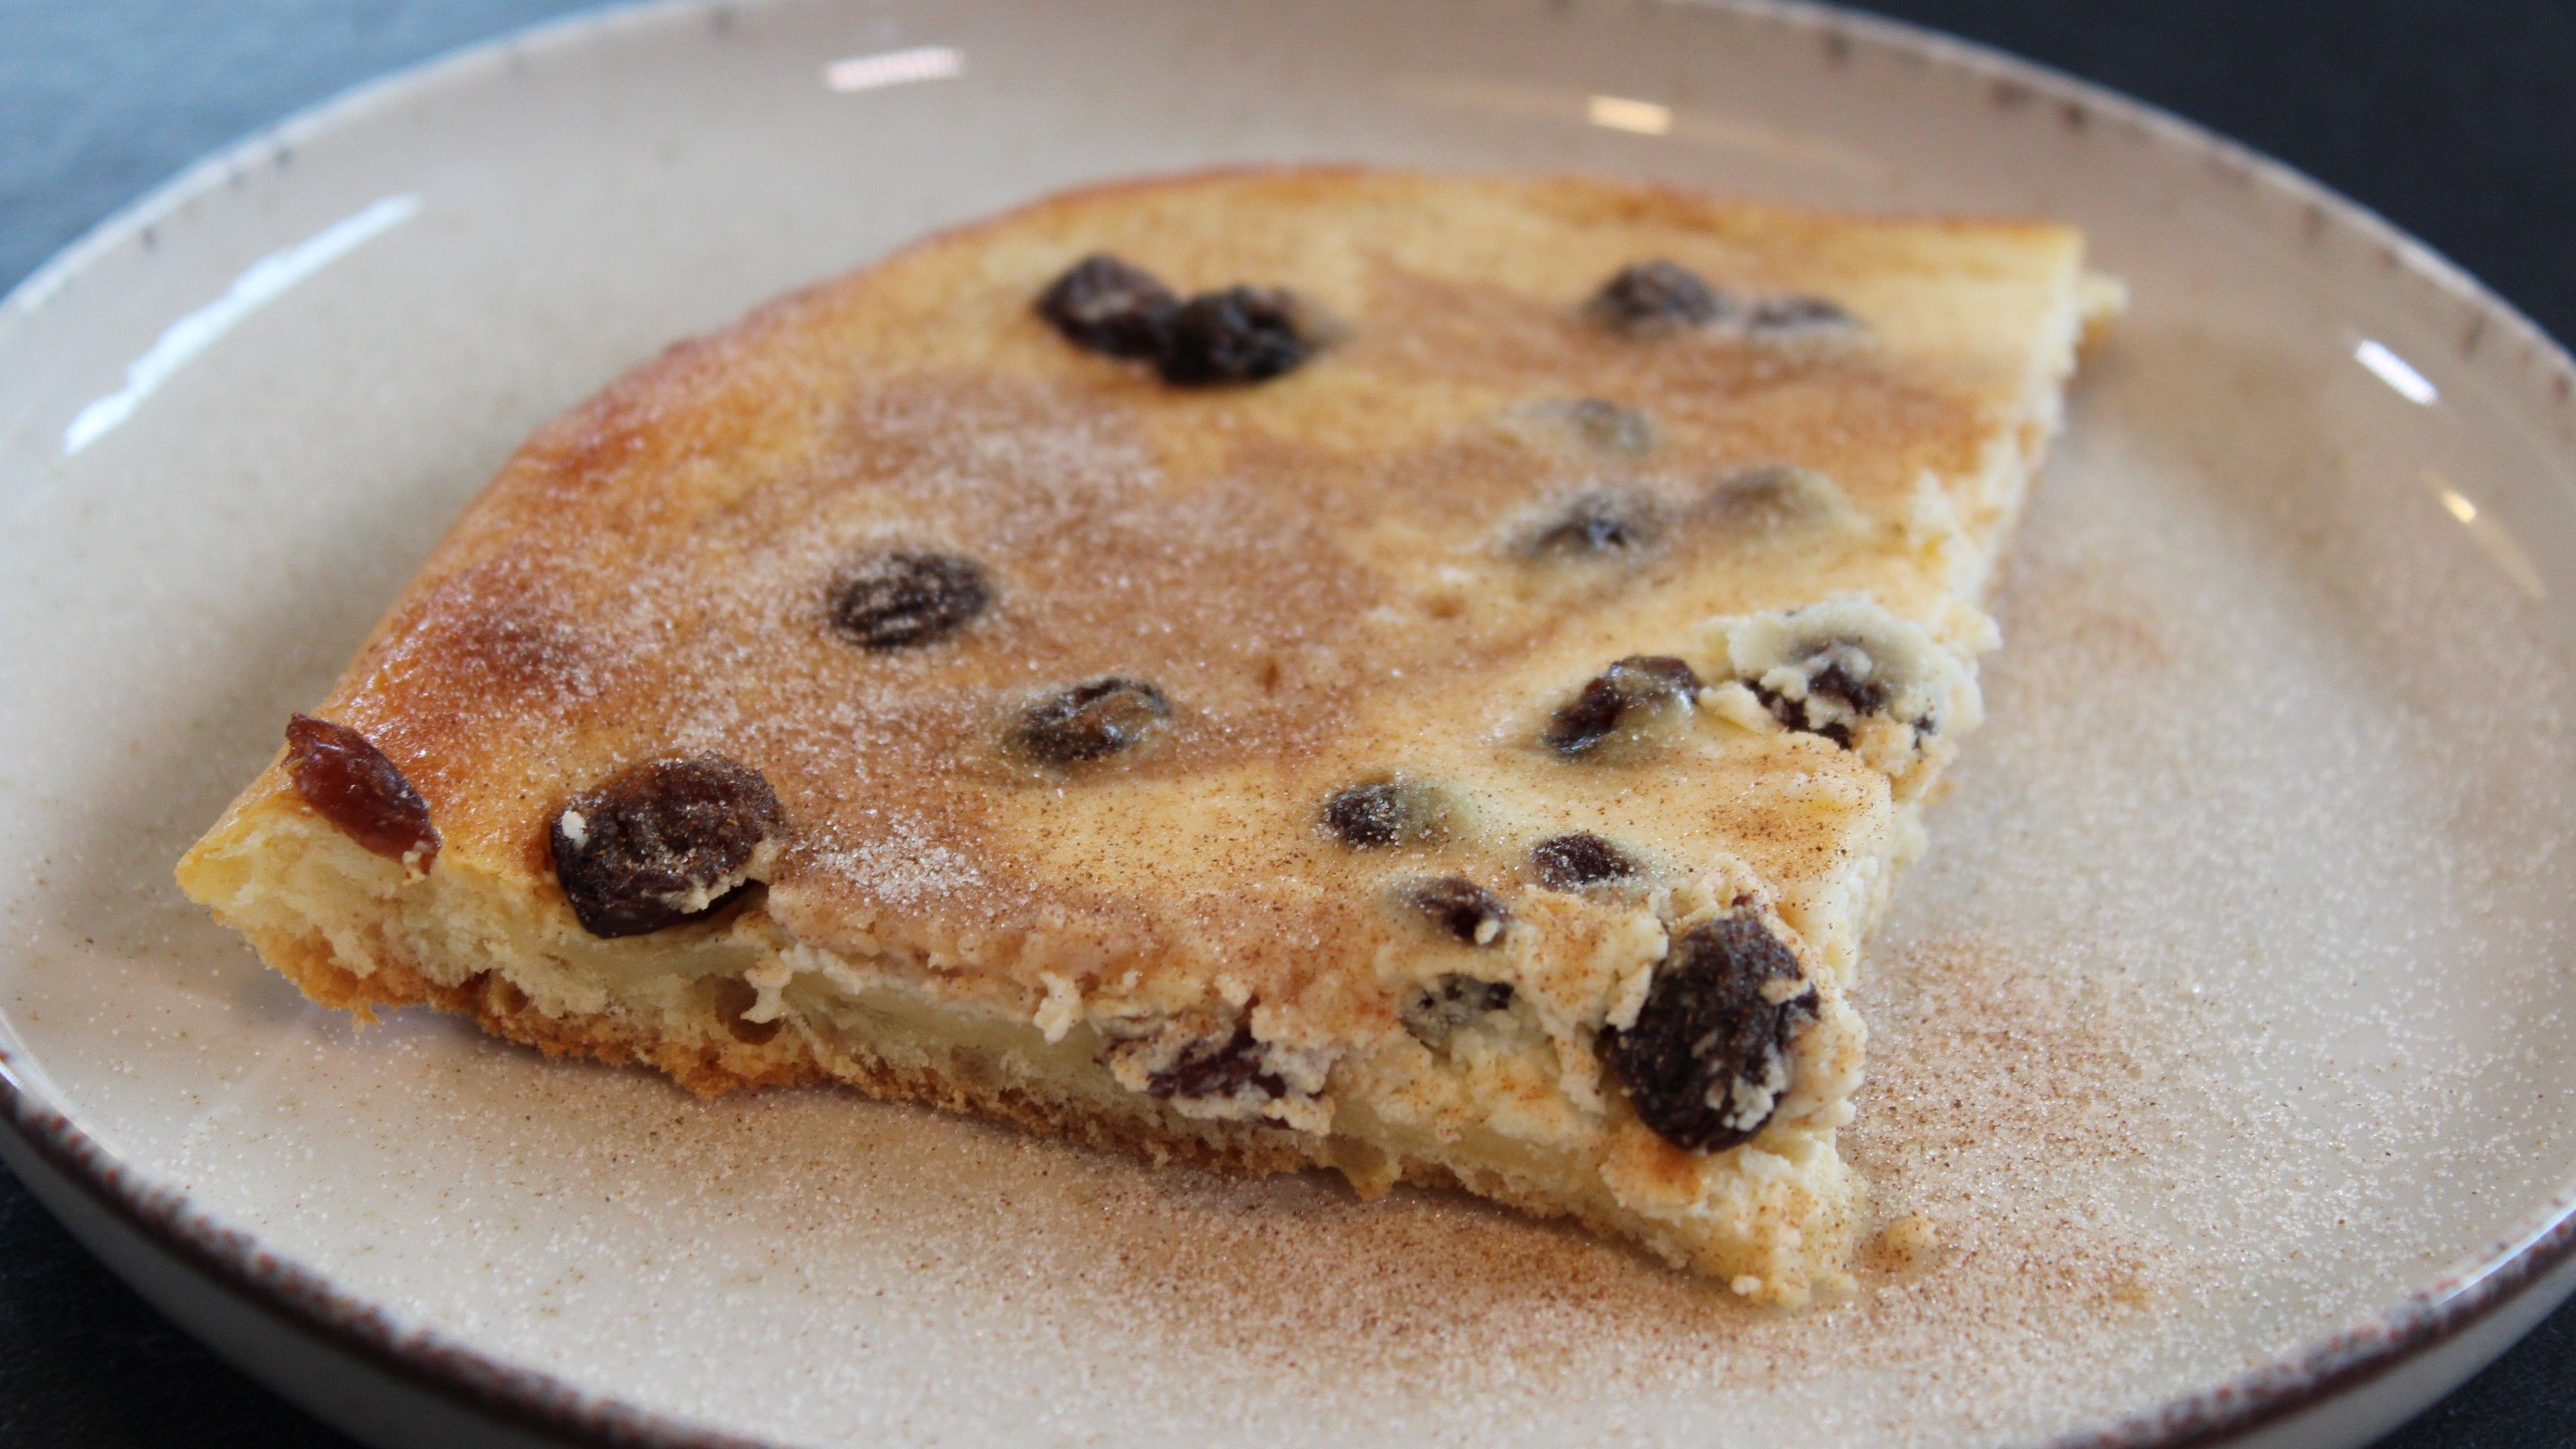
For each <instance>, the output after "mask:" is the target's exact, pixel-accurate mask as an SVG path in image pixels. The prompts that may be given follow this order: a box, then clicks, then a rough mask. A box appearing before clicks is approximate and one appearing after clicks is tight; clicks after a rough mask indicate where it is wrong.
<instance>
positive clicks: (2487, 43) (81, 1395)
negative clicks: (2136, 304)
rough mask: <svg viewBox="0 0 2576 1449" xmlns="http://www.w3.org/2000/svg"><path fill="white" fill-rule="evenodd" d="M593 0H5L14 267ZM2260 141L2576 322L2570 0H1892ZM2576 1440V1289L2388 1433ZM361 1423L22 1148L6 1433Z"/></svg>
mask: <svg viewBox="0 0 2576 1449" xmlns="http://www.w3.org/2000/svg"><path fill="white" fill-rule="evenodd" d="M581 8H585V5H584V4H583V3H581V0H0V287H6V286H9V285H14V284H15V283H16V282H17V281H18V279H19V278H21V277H23V276H24V275H26V274H27V273H28V272H29V271H32V270H33V269H34V268H35V267H36V266H38V265H39V264H40V263H42V262H43V261H44V259H45V258H46V257H47V256H49V255H51V254H52V253H53V252H54V251H56V250H57V249H58V248H60V247H62V246H63V245H65V244H66V243H68V242H70V241H71V240H72V239H73V238H74V237H76V236H77V235H79V234H80V233H81V232H82V231H83V230H85V229H86V228H87V227H89V226H90V225H91V224H92V223H94V222H96V221H97V220H98V219H99V218H101V217H102V216H105V215H106V214H107V213H108V212H109V211H111V210H113V209H115V208H116V207H118V206H120V205H122V204H124V203H125V202H126V201H128V200H130V199H132V198H133V197H134V196H136V195H137V194H138V193H140V192H142V191H144V190H145V189H147V188H148V187H150V186H151V185H153V184H154V183H156V182H158V181H160V180H161V179H163V178H164V177H166V176H168V175H170V174H171V173H172V172H174V171H176V170H178V169H179V168H180V167H182V166H184V165H186V164H187V163H189V162H190V161H193V160H195V159H196V158H197V157H198V156H200V155H202V154H204V153H205V152H207V151H210V150H213V149H215V148H216V147H218V146H220V145H222V144H224V143H225V142H228V141H230V140H232V139H233V138H234V137H236V136H239V135H241V134H242V133H243V132H246V131H249V130H251V129H253V128H255V127H257V126H260V125H261V124H263V123H265V122H268V121H270V120H273V119H275V118H277V117H278V116H280V115H282V114H284V113H286V112H288V111H292V110H295V109H297V108H299V107H301V106H304V105H306V104H309V103H310V102H312V101H315V100H318V99H320V98H322V97H324V96H327V95H329V94H331V93H332V92H334V91H337V90H339V89H341V88H343V87H346V86H349V85H352V84H354V83H356V82H358V81H361V80H365V79H366V78H368V77H369V76H372V75H374V74H376V73H378V72H380V71H384V70H387V69H390V68H392V67H395V66H400V65H406V64H409V63H411V62H413V61H416V60H420V59H422V58H424V57H427V56H430V55H434V54H436V53H438V52H440V51H442V50H446V49H449V48H451V47H453V46H457V45H462V44H466V43H468V42H471V41H475V40H479V39H482V38H484V37H486V36H489V35H492V34H495V33H497V32H500V31H503V30H507V29H511V28H514V27H517V26H520V25H525V24H529V23H532V22H535V21H539V20H543V19H546V18H548V17H551V16H554V15H558V14H562V13H564V12H567V11H571V10H575V9H581ZM1865 8H1868V9H1873V10H1878V11H1882V12H1884V13H1886V14H1889V15H1893V16H1897V17H1899V18H1901V19H1906V20H1912V21H1916V22H1919V23H1922V24H1925V25H1930V26H1934V27H1937V28H1940V29H1944V30H1948V31H1952V32H1954V33H1956V34H1959V35H1964V36H1967V37H1969V38H1971V39H1975V40H1981V41H1985V42H1987V43H1989V44H1993V45H1997V46H2001V47H2003V48H2005V49H2007V50H2012V51H2017V52H2019V53H2021V54H2023V55H2025V56H2029V57H2032V58H2034V59H2037V60H2040V61H2043V62H2046V63H2048V64H2050V65H2054V66H2057V67H2059V68H2061V69H2064V70H2068V71H2072V72H2074V73H2075V74H2077V75H2081V76H2084V77H2087V78H2089V79H2092V80H2097V81H2101V82H2103V83H2105V84H2107V85H2110V86H2112V87H2114V88H2116V89H2119V90H2123V91H2126V92H2128V93H2130V94H2132V95H2135V96H2139V97H2142V98H2144V99H2146V100H2148V101H2151V102H2154V103H2156V104H2158V105H2161V106H2164V107H2166V108H2168V109H2170V110H2173V111H2177V112H2179V113H2181V114H2182V115H2185V116H2188V117H2190V118H2192V119H2194V120H2197V121H2200V122H2203V123H2204V124H2207V125H2209V126H2211V127H2214V128H2215V129H2217V130H2219V131H2222V132H2225V133H2227V134H2228V135H2231V136H2234V137H2236V138H2238V139H2240V140H2243V141H2246V142H2249V143H2251V144H2252V145H2254V146H2255V147H2257V148H2258V149H2261V150H2263V151H2267V152H2269V153H2271V154H2272V155H2274V156H2277V157H2280V158H2281V159H2282V160H2285V161H2287V162H2289V163H2290V164H2291V165H2293V166H2297V167H2299V168H2301V169H2303V170H2305V171H2307V172H2308V173H2309V174H2311V175H2313V176H2316V177H2318V178H2320V179H2321V180H2323V181H2324V182H2325V183H2326V184H2327V185H2329V186H2333V187H2335V188H2337V189H2339V190H2341V191H2342V192H2344V193H2345V194H2346V195H2348V196H2352V197H2354V198H2357V199H2358V200H2360V201H2361V202H2362V203H2363V204H2364V205H2366V206H2370V207H2372V208H2375V209H2376V210H2378V211H2380V212H2381V213H2383V214H2385V215H2386V216H2388V217H2390V218H2391V219H2393V220H2394V221H2395V222H2396V223H2397V224H2398V225H2399V226H2402V227H2404V228H2406V229H2407V230H2409V231H2411V232H2413V233H2415V234H2416V235H2417V236H2419V237H2422V238H2423V239H2424V240H2426V241H2428V242H2430V243H2432V244H2433V245H2434V246H2435V247H2436V248H2438V249H2440V250H2441V251H2443V252H2445V253H2447V254H2448V255H2449V256H2450V257H2451V258H2452V259H2453V260H2455V261H2457V262H2459V263H2460V264H2461V265H2463V266H2465V267H2467V268H2468V269H2469V270H2470V271H2471V272H2474V273H2476V274H2477V275H2478V276H2480V277H2482V278H2484V279H2485V280H2486V282H2487V283H2488V284H2489V285H2491V286H2493V287H2495V288H2496V289H2497V290H2498V291H2500V292H2502V293H2503V294H2504V295H2505V297H2506V298H2507V299H2509V300H2511V301H2512V302H2513V303H2514V304H2515V305H2517V306H2519V307H2521V308H2522V309H2523V310H2524V311H2525V312H2527V313H2529V314H2530V315H2531V316H2532V317H2534V318H2535V319H2537V320H2538V321H2539V323H2540V324H2541V326H2543V327H2545V328H2547V329H2549V331H2550V332H2551V333H2552V334H2554V335H2556V336H2558V337H2561V338H2567V337H2571V336H2576V265H2570V262H2571V258H2576V82H2571V81H2570V79H2569V77H2570V76H2571V75H2576V0H2250V3H2249V0H2165V3H2161V4H2154V5H2096V4H2086V3H2067V0H1880V3H1875V4H1871V5H1868V6H1866V7H1865ZM2571 1442H2576V1305H2571V1306H2570V1307H2568V1308H2565V1309H2562V1310H2560V1311H2559V1313H2558V1314H2557V1316H2556V1317H2554V1318H2552V1319H2550V1320H2549V1321H2548V1322H2547V1323H2545V1324H2543V1325H2542V1326H2541V1327H2540V1329H2539V1330H2538V1331H2537V1332H2535V1333H2534V1334H2533V1335H2532V1336H2531V1337H2530V1338H2529V1339H2527V1340H2525V1341H2524V1342H2523V1343H2522V1344H2521V1345H2520V1346H2519V1347H2517V1348H2515V1349H2514V1350H2513V1351H2512V1352H2511V1353H2509V1354H2507V1355H2506V1356H2505V1357H2504V1358H2503V1359H2501V1360H2499V1361H2498V1362H2497V1363H2496V1364H2495V1366H2494V1367H2492V1368H2489V1369H2488V1370H2487V1371H2486V1372H2485V1373H2483V1374H2481V1375H2479V1376H2478V1377H2477V1378H2476V1379H2474V1380H2472V1381H2471V1382H2470V1383H2469V1384H2468V1385H2466V1386H2465V1387H2463V1388H2461V1389H2460V1390H2459V1391H2458V1392H2456V1393H2454V1394H2452V1395H2451V1396H2450V1397H2449V1398H2447V1399H2445V1400H2443V1401H2442V1402H2441V1403H2440V1404H2438V1405H2436V1406H2435V1407H2434V1408H2432V1409H2431V1410H2429V1411H2428V1412H2426V1413H2425V1415H2424V1416H2423V1417H2422V1418H2420V1419H2418V1420H2416V1421H2415V1422H2414V1423H2412V1424H2410V1425H2408V1426H2407V1427H2405V1428H2404V1429H2402V1430H2400V1431H2398V1432H2397V1433H2396V1434H2394V1435H2392V1436H2391V1437H2390V1438H2389V1439H2388V1440H2386V1441H2385V1443H2384V1445H2383V1446H2382V1449H2453V1446H2461V1445H2491V1444H2516V1445H2519V1444H2565V1443H2571ZM181 1443H184V1444H198V1445H234V1444H240V1445H259V1446H264V1449H296V1446H307V1445H313V1446H319V1445H345V1444H347V1443H348V1441H347V1440H345V1439H343V1438H341V1437H340V1436H339V1435H337V1434H335V1433H333V1432H332V1431H331V1430H329V1429H326V1428H324V1427H322V1426H321V1425H320V1424H318V1423H316V1422H314V1421H313V1420H312V1419H310V1418H308V1417H306V1416H305V1415H304V1414H302V1413H301V1412H299V1411H298V1410H296V1409H294V1408H293V1407H291V1406H289V1405H288V1404H287V1403H286V1402H285V1401H284V1400H281V1399H279V1398H277V1397H276V1396H274V1395H272V1394H270V1393H269V1392H268V1391H267V1390H265V1389H263V1388H260V1387H259V1386H257V1385H255V1384H253V1383H252V1382H251V1381H250V1380H248V1379H246V1378H244V1377H242V1376H241V1375H239V1374H237V1373H235V1372H233V1371H232V1370H231V1369H229V1368H227V1367H225V1366H224V1364H223V1363H222V1362H221V1361H219V1360H217V1359H216V1358H215V1357H214V1356H213V1355H212V1354H211V1353H209V1352H207V1351H206V1350H205V1349H203V1348H201V1347H199V1346H197V1345H196V1344H195V1343H194V1342H192V1341H191V1340H190V1339H189V1338H188V1337H187V1336H186V1335H185V1334H182V1333H181V1332H180V1331H179V1330H177V1329H176V1328H173V1327H172V1326H171V1325H170V1324H169V1323H168V1322H166V1321H164V1320H163V1319H162V1318H161V1317H160V1315H158V1314H157V1313H155V1312H153V1311H152V1310H151V1309H150V1308H149V1307H146V1306H145V1305H144V1303H143V1301H142V1300H141V1299H139V1298H137V1297H135V1296H134V1294H133V1293H131V1292H129V1291H128V1290H127V1289H126V1288H125V1287H124V1285H122V1284H121V1283H119V1282H118V1281H117V1280H116V1279H115V1278H113V1277H111V1276H110V1275H109V1274H108V1272H107V1270H106V1269H105V1268H103V1267H101V1266H99V1264H98V1263H97V1262H96V1261H95V1260H93V1259H91V1258H90V1256H89V1255H88V1254H87V1253H85V1252H83V1251H82V1250H81V1249H80V1247H79V1246H78V1245H77V1244H75V1243H74V1242H73V1241H72V1240H71V1238H70V1237H69V1236H67V1235H66V1234H65V1233H64V1232H63V1231H62V1229H61V1228H59V1227H57V1226H55V1224H54V1222H53V1220H52V1219H51V1218H49V1217H47V1216H46V1214H45V1212H44V1210H43V1209H42V1208H40V1207H38V1206H37V1205H36V1203H35V1201H34V1199H32V1198H30V1197H29V1196H28V1195H27V1193H26V1191H25V1189H23V1188H21V1187H20V1186H19V1185H18V1184H17V1182H16V1181H15V1180H13V1179H11V1178H10V1177H9V1175H8V1174H7V1172H6V1170H5V1169H0V1444H11V1445H16V1444H45V1445H57V1444H64V1445H107V1446H121V1445H135V1446H143V1445H155V1446H157V1445H166V1444H181Z"/></svg>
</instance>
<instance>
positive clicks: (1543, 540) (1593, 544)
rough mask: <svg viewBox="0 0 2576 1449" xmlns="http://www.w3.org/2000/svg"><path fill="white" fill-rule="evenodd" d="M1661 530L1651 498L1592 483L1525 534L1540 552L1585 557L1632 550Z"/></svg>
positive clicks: (1650, 541) (1651, 540)
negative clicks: (1534, 531)
mask: <svg viewBox="0 0 2576 1449" xmlns="http://www.w3.org/2000/svg"><path fill="white" fill-rule="evenodd" d="M1662 532H1663V521H1662V519H1661V518H1660V517H1658V516H1657V512H1656V509H1655V503H1654V499H1653V498H1652V497H1650V496H1648V495H1646V494H1644V493H1641V492H1638V491H1636V490H1634V489H1627V488H1595V489H1592V490H1590V491H1588V492H1584V493H1579V494H1576V495H1575V496H1574V497H1573V498H1571V499H1569V500H1567V502H1566V505H1565V509H1564V511H1563V512H1561V513H1560V514H1558V515H1557V517H1556V518H1555V519H1554V520H1553V521H1551V522H1550V523H1548V524H1547V525H1546V526H1545V527H1543V528H1541V529H1540V530H1539V532H1538V536H1537V537H1535V538H1533V539H1531V540H1530V544H1529V551H1530V553H1531V554H1533V555H1535V556H1537V557H1540V558H1552V559H1587V558H1604V557H1610V556H1613V555H1618V554H1628V553H1635V552H1637V551H1639V550H1641V549H1644V548H1646V547H1648V546H1650V545H1651V544H1653V543H1654V542H1655V540H1656V539H1657V538H1658V537H1660V536H1661V534H1662Z"/></svg>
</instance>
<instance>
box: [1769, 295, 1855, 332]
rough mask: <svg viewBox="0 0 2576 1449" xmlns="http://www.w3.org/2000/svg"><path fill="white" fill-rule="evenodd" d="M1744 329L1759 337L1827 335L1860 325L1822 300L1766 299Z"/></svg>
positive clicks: (1832, 304)
mask: <svg viewBox="0 0 2576 1449" xmlns="http://www.w3.org/2000/svg"><path fill="white" fill-rule="evenodd" d="M1744 325H1745V329H1746V330H1747V331H1751V332H1757V333H1765V332H1767V333H1791V332H1825V331H1832V330H1836V329H1840V328H1844V327H1851V326H1855V325H1857V323H1856V319H1854V318H1853V316H1852V314H1850V313H1849V312H1846V311H1844V310H1843V309H1842V307H1841V306H1840V305H1838V304H1836V303H1833V302H1829V301H1827V300H1826V299H1824V298H1822V297H1766V298H1764V299H1763V300H1761V301H1759V302H1757V303H1755V304H1754V305H1753V312H1752V315H1751V316H1749V317H1747V318H1745V319H1744Z"/></svg>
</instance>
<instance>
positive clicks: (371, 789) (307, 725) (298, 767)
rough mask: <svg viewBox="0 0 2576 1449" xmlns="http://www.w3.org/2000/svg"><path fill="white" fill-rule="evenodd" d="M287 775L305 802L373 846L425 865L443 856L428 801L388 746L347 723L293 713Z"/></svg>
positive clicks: (380, 851)
mask: <svg viewBox="0 0 2576 1449" xmlns="http://www.w3.org/2000/svg"><path fill="white" fill-rule="evenodd" d="M286 774H287V778H288V779H290V780H292V781H294V782H295V793H296V794H297V795H299V796H302V797H303V800H304V803H305V804H307V805H310V806H312V807H313V808H314V810H315V811H317V812H319V813H320V814H321V816H322V818H323V819H325V820H328V821H330V822H331V823H332V824H333V825H335V826H338V827H339V828H340V831H341V832H342V833H343V834H345V835H347V836H348V837H349V838H350V839H351V840H354V841H356V842H358V844H360V845H362V846H364V847H365V848H367V849H368V850H370V851H373V852H375V853H376V854H378V855H382V856H389V857H391V858H392V859H395V860H406V859H407V860H409V861H411V862H412V863H413V864H416V865H418V866H419V867H420V868H421V869H423V870H427V869H428V868H429V863H430V862H431V861H433V860H435V859H437V858H438V827H437V826H435V825H432V824H431V823H430V820H429V802H428V801H426V800H423V799H421V798H420V792H419V791H418V790H415V789H413V788H412V787H411V781H409V780H406V779H404V778H403V772H402V770H401V768H400V767H399V766H397V765H395V764H394V762H393V761H391V760H389V759H386V758H385V752H384V751H382V750H380V749H377V748H376V747H375V745H374V744H373V743H372V742H370V741H369V740H368V739H367V737H366V736H365V735H362V734H360V733H358V732H357V731H356V730H353V729H351V728H349V727H348V726H347V725H344V724H334V723H333V722H331V721H330V720H327V719H315V718H314V717H313V716H311V715H309V714H299V715H293V716H290V717H289V718H288V719H287V721H286Z"/></svg>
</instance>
